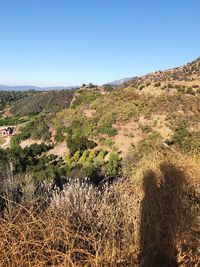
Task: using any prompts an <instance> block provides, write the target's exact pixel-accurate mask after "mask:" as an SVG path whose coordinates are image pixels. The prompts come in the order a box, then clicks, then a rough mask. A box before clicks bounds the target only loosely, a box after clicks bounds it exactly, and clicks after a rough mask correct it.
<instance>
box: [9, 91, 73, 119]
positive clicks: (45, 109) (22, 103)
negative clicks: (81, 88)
mask: <svg viewBox="0 0 200 267" xmlns="http://www.w3.org/2000/svg"><path fill="white" fill-rule="evenodd" d="M73 94H74V90H61V91H45V92H40V93H37V95H30V96H27V97H25V98H22V99H20V100H18V101H17V102H15V105H14V106H13V108H12V109H11V111H12V113H13V114H15V115H19V116H30V115H38V114H39V113H41V112H42V113H47V114H49V113H51V114H54V113H56V112H58V111H60V110H62V109H64V108H68V107H69V106H70V103H71V100H72V98H73Z"/></svg>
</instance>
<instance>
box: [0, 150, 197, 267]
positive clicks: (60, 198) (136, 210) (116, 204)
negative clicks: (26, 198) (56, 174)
mask: <svg viewBox="0 0 200 267" xmlns="http://www.w3.org/2000/svg"><path fill="white" fill-rule="evenodd" d="M199 178H200V177H199V160H198V159H194V158H193V157H192V156H190V157H189V156H183V155H177V156H174V155H172V154H169V155H168V154H166V155H165V157H163V156H162V155H157V156H156V155H154V158H150V159H145V160H143V161H141V163H140V165H138V166H137V167H133V168H132V171H131V175H128V176H127V177H125V178H124V179H122V180H120V181H117V182H115V183H113V184H112V185H104V186H102V188H96V187H93V186H92V185H90V184H89V183H88V182H87V181H82V182H80V181H77V180H75V181H72V182H70V184H69V185H67V186H66V187H65V189H64V190H63V191H62V192H61V193H59V192H57V193H55V194H54V196H53V199H52V202H51V204H50V206H49V207H48V209H46V210H45V211H43V212H40V213H35V212H34V210H33V208H31V207H28V208H27V207H25V206H23V205H22V204H23V203H22V204H16V203H14V202H12V201H8V203H9V209H7V211H6V212H5V213H4V215H3V216H2V217H1V219H0V266H2V267H4V266H8V267H14V266H21V267H22V266H23V267H26V266H35V267H36V266H37V267H40V266H41V267H42V266H69V267H71V266H113V267H115V266H131V267H132V266H144V267H151V266H152V267H154V266H155V267H157V266H159V267H162V266H170V267H173V266H188V267H189V266H196V267H197V266H199V264H200V252H199V250H198V249H199V247H200V246H199V245H200V244H199V239H200V238H199V237H200V236H199V217H198V215H199Z"/></svg>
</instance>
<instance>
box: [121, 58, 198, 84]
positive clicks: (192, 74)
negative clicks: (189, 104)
mask: <svg viewBox="0 0 200 267" xmlns="http://www.w3.org/2000/svg"><path fill="white" fill-rule="evenodd" d="M153 83H161V84H160V85H162V86H163V85H167V84H170V85H171V86H172V87H173V85H179V86H181V85H183V86H194V88H195V85H196V87H199V86H200V58H197V59H196V60H194V61H192V62H191V63H188V64H186V65H183V66H181V67H177V68H173V69H169V70H165V71H156V72H153V73H149V74H147V75H144V76H141V77H136V78H134V79H132V80H130V81H128V82H126V84H125V86H127V85H128V86H131V87H134V86H139V85H147V86H149V85H150V84H153ZM121 87H123V85H121ZM156 87H159V84H157V86H156Z"/></svg>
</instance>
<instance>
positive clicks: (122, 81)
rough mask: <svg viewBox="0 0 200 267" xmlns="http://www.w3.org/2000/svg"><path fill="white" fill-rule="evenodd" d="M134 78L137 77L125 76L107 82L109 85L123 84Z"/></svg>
mask: <svg viewBox="0 0 200 267" xmlns="http://www.w3.org/2000/svg"><path fill="white" fill-rule="evenodd" d="M134 78H135V77H129V78H123V79H120V80H116V81H113V82H110V83H107V84H109V85H120V84H123V83H125V82H128V81H131V80H133V79H134Z"/></svg>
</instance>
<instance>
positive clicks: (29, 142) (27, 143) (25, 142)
mask: <svg viewBox="0 0 200 267" xmlns="http://www.w3.org/2000/svg"><path fill="white" fill-rule="evenodd" d="M43 142H44V141H42V140H36V139H27V140H23V141H21V144H20V146H21V148H23V149H24V148H25V147H26V146H31V145H33V144H38V145H40V144H42V143H43Z"/></svg>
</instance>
